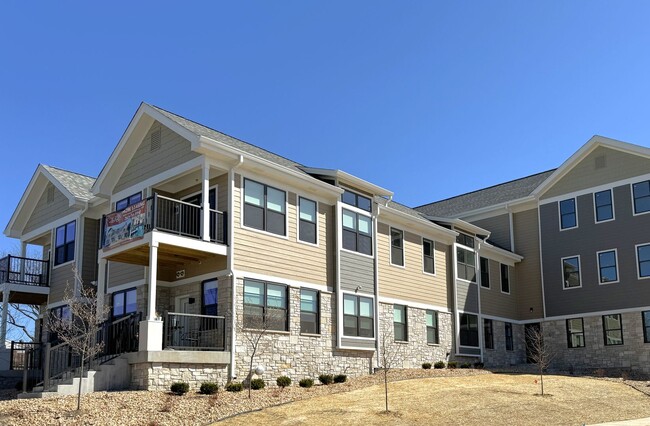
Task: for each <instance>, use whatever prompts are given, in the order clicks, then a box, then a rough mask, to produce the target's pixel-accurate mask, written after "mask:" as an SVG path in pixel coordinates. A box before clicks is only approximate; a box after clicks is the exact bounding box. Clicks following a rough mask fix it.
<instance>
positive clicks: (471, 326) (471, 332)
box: [460, 314, 478, 347]
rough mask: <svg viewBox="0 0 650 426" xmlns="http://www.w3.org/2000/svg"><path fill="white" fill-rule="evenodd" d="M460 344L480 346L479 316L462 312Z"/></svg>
mask: <svg viewBox="0 0 650 426" xmlns="http://www.w3.org/2000/svg"><path fill="white" fill-rule="evenodd" d="M460 345H461V346H474V347H478V316H476V315H472V314H460Z"/></svg>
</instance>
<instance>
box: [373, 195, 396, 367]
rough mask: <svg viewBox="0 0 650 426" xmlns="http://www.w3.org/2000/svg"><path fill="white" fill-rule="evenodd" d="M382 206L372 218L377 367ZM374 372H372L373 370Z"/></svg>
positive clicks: (388, 200) (378, 353)
mask: <svg viewBox="0 0 650 426" xmlns="http://www.w3.org/2000/svg"><path fill="white" fill-rule="evenodd" d="M391 199H392V196H391V197H390V198H389V199H387V200H386V203H385V204H384V207H385V206H387V205H388V203H389V202H390V200H391ZM379 209H380V207H379V205H377V213H375V215H374V216H373V218H372V233H373V235H374V238H373V247H372V253H373V254H374V256H375V258H374V264H375V271H374V275H375V276H374V278H375V317H376V318H377V320H376V321H375V336H377V338H376V339H375V345H376V348H375V349H376V351H377V367H380V365H379V360H380V359H381V336H380V333H379V330H380V327H379V256H378V255H377V239H378V236H377V229H378V224H377V221H378V218H379V213H380V210H379ZM371 373H372V372H371Z"/></svg>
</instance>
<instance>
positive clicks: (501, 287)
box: [499, 263, 582, 294]
mask: <svg viewBox="0 0 650 426" xmlns="http://www.w3.org/2000/svg"><path fill="white" fill-rule="evenodd" d="M504 266H505V267H506V268H508V291H507V292H506V291H503V267H504ZM510 276H511V275H510V267H509V266H508V265H507V264H505V263H499V287H500V289H501V293H502V294H510V287H512V283H511V281H510ZM580 282H581V283H582V281H580Z"/></svg>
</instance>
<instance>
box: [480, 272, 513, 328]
mask: <svg viewBox="0 0 650 426" xmlns="http://www.w3.org/2000/svg"><path fill="white" fill-rule="evenodd" d="M508 269H509V276H510V294H505V293H502V292H501V264H500V263H499V262H497V261H494V260H490V288H489V289H487V288H483V287H481V313H483V314H486V315H494V316H498V317H503V318H509V319H517V294H518V292H519V289H518V287H517V285H516V283H515V281H516V278H515V274H514V268H511V267H508Z"/></svg>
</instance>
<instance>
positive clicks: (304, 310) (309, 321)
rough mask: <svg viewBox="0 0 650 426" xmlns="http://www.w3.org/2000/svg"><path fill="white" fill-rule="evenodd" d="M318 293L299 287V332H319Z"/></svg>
mask: <svg viewBox="0 0 650 426" xmlns="http://www.w3.org/2000/svg"><path fill="white" fill-rule="evenodd" d="M318 295H319V293H318V291H316V290H309V289H306V288H302V289H300V332H301V333H307V334H320V321H319V317H320V315H319V310H320V303H319V300H318V299H319V297H318Z"/></svg>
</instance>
